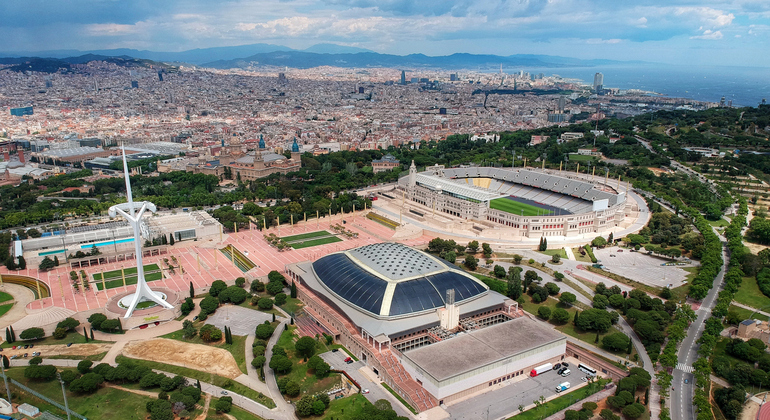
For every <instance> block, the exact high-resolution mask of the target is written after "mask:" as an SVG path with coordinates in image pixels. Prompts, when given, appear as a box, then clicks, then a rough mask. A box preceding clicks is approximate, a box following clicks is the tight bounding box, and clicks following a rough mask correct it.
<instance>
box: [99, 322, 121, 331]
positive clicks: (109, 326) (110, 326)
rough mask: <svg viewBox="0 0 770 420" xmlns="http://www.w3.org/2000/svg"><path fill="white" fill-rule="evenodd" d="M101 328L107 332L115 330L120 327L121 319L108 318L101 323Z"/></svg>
mask: <svg viewBox="0 0 770 420" xmlns="http://www.w3.org/2000/svg"><path fill="white" fill-rule="evenodd" d="M100 327H101V330H102V331H105V332H111V331H115V330H117V329H118V328H120V321H119V320H117V319H106V320H104V321H103V322H102V324H101V325H100Z"/></svg>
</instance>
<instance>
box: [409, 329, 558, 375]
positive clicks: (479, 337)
mask: <svg viewBox="0 0 770 420" xmlns="http://www.w3.org/2000/svg"><path fill="white" fill-rule="evenodd" d="M560 340H566V338H565V337H564V336H563V335H561V334H559V333H557V332H556V331H554V330H552V329H550V328H548V327H543V326H540V325H539V324H538V323H537V322H535V321H533V320H531V319H529V318H526V317H520V318H516V319H512V320H510V321H507V322H503V323H501V324H496V325H493V326H491V327H486V328H482V329H480V330H475V331H471V332H469V333H465V334H460V335H457V336H455V337H454V338H451V339H448V340H444V341H440V342H438V343H434V344H431V345H428V346H423V347H420V348H418V349H415V350H411V351H408V352H406V353H404V356H405V357H406V358H407V359H409V360H410V361H412V363H413V364H415V365H417V366H419V367H420V368H421V369H423V370H424V371H425V373H426V374H428V375H430V376H432V377H433V378H434V379H436V380H437V381H443V380H446V379H449V378H451V377H453V376H457V375H460V374H463V373H466V372H470V371H473V370H475V369H478V368H480V367H482V366H486V365H489V364H491V363H495V362H497V361H500V360H504V359H506V358H509V357H512V356H516V355H518V354H521V353H524V352H527V351H530V350H533V349H536V348H538V347H541V346H544V345H546V344H550V343H555V342H558V341H560Z"/></svg>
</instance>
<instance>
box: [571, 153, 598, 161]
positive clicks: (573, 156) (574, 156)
mask: <svg viewBox="0 0 770 420" xmlns="http://www.w3.org/2000/svg"><path fill="white" fill-rule="evenodd" d="M595 159H596V156H588V155H579V154H577V153H570V154H569V161H570V162H588V161H589V160H595Z"/></svg>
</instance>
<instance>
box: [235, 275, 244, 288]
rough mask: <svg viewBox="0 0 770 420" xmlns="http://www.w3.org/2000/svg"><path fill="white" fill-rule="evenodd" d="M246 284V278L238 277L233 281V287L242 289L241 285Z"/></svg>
mask: <svg viewBox="0 0 770 420" xmlns="http://www.w3.org/2000/svg"><path fill="white" fill-rule="evenodd" d="M245 284H246V278H245V277H238V278H236V279H235V285H236V286H238V287H241V288H242V287H243V285H245Z"/></svg>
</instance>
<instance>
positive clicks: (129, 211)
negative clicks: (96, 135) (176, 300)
mask: <svg viewBox="0 0 770 420" xmlns="http://www.w3.org/2000/svg"><path fill="white" fill-rule="evenodd" d="M121 148H122V150H123V173H124V176H125V177H126V197H127V198H128V202H127V203H123V204H118V205H115V206H112V207H110V209H109V215H110V217H115V216H116V215H117V214H118V213H119V214H120V215H121V216H123V217H125V218H126V220H128V223H129V224H130V225H131V227H132V228H134V250H135V252H136V292H135V293H134V294H133V295H128V296H126V297H124V298H123V299H121V300H120V302H121V304H123V306H126V307H128V311H126V315H125V316H124V318H129V317H131V314H132V313H133V312H134V310H135V309H136V305H138V304H139V303H140V302H146V301H153V302H155V303H157V304H158V305H161V306H163V307H165V308H167V309H172V308H173V307H174V305H172V304H170V303H168V302H166V301H165V300H164V299H163V296H161V295H162V294H161V293H158V292H154V291H152V289H150V286H148V285H147V281H145V279H144V265H143V264H142V243H141V233H140V231H139V223H141V221H142V215H144V212H145V211H150V213H155V212H156V211H157V209H156V208H155V204H152V203H150V202H149V201H140V202H138V203H134V199H133V196H132V194H131V180H130V179H129V177H128V164H127V163H126V148H125V145H124V146H122V147H121ZM129 301H130V303H129Z"/></svg>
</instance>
